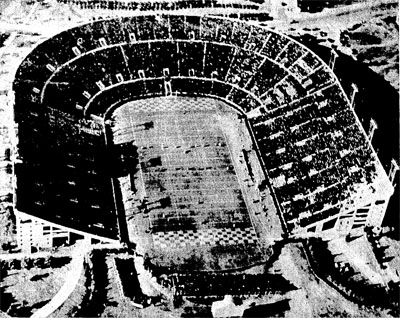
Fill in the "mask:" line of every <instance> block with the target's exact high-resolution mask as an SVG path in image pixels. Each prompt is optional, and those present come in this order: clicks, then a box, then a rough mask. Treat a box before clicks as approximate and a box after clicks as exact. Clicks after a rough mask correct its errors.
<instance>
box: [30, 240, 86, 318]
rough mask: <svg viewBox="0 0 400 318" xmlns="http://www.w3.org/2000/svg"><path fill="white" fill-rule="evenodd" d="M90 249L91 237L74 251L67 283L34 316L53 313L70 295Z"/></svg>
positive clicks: (39, 317) (36, 317)
mask: <svg viewBox="0 0 400 318" xmlns="http://www.w3.org/2000/svg"><path fill="white" fill-rule="evenodd" d="M89 249H90V238H85V239H84V240H83V241H81V242H80V244H78V245H77V246H76V248H75V249H74V251H73V252H72V261H71V270H70V271H69V273H68V274H67V276H66V277H65V283H64V285H63V286H62V287H61V288H60V290H59V291H58V293H57V294H56V295H55V296H54V297H53V298H52V299H51V300H50V302H48V303H47V304H46V305H45V306H43V307H42V308H40V309H39V310H38V311H36V312H35V313H34V314H33V315H32V316H31V317H32V318H42V317H43V318H44V317H47V316H49V315H50V314H51V313H53V312H54V311H55V310H56V309H57V308H58V307H60V306H61V305H62V304H63V303H64V302H65V301H66V300H67V299H68V297H69V296H70V294H71V293H72V292H73V290H74V289H75V286H76V284H77V283H78V281H79V278H80V276H81V273H82V270H83V263H84V256H85V254H86V253H87V252H88V251H89Z"/></svg>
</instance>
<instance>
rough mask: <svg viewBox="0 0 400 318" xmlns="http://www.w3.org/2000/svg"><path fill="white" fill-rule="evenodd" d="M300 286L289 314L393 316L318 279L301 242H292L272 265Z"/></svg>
mask: <svg viewBox="0 0 400 318" xmlns="http://www.w3.org/2000/svg"><path fill="white" fill-rule="evenodd" d="M270 271H272V272H278V273H281V275H282V276H283V277H284V278H286V279H287V280H288V281H290V282H291V283H292V284H294V285H295V286H296V287H298V288H299V289H298V290H295V291H291V292H290V295H289V297H290V299H291V300H290V311H289V312H288V313H287V317H293V318H295V317H299V313H302V317H333V316H335V317H390V315H388V313H387V312H382V311H378V310H373V309H370V308H366V307H360V306H359V305H356V304H355V303H353V302H351V301H349V300H347V299H346V298H344V297H343V296H342V295H341V294H339V293H338V292H337V291H336V290H334V289H333V288H331V287H330V286H328V285H327V284H326V283H325V282H323V281H321V280H319V279H317V278H316V277H315V276H314V274H313V272H312V270H311V268H310V267H309V265H308V263H307V258H306V255H305V254H304V252H303V249H302V246H301V244H296V243H290V244H288V245H286V246H285V247H284V248H283V249H282V253H281V255H280V257H279V259H278V260H277V261H276V262H275V263H274V264H273V266H272V268H270Z"/></svg>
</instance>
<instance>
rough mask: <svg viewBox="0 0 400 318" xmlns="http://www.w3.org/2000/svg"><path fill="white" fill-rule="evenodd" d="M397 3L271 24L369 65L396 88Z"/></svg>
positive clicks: (397, 76)
mask: <svg viewBox="0 0 400 318" xmlns="http://www.w3.org/2000/svg"><path fill="white" fill-rule="evenodd" d="M397 14H398V5H397V4H387V5H384V4H383V5H381V6H376V7H373V8H366V9H364V10H360V11H356V12H350V13H341V14H339V15H330V16H325V17H321V18H313V19H309V20H300V19H299V21H296V20H293V21H291V23H287V22H285V23H279V22H272V23H271V26H273V27H275V28H276V29H277V30H279V31H282V32H284V33H286V34H288V35H293V36H301V35H311V36H313V37H316V38H317V39H318V41H319V42H320V44H321V45H324V46H327V47H334V48H337V49H338V50H340V51H342V52H343V53H346V54H348V55H351V56H353V57H355V58H356V59H357V60H358V61H360V62H362V63H364V64H366V65H368V66H369V67H370V68H371V69H372V70H373V71H374V72H376V73H378V74H379V75H381V76H382V77H384V78H385V79H386V80H387V81H388V82H390V84H391V85H392V86H393V87H395V88H396V89H397V90H399V26H398V24H397V23H396V17H397Z"/></svg>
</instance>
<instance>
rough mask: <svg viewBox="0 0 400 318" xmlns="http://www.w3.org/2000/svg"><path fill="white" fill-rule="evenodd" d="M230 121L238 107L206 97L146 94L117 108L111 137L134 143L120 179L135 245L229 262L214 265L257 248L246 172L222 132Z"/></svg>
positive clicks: (171, 254) (167, 254)
mask: <svg viewBox="0 0 400 318" xmlns="http://www.w3.org/2000/svg"><path fill="white" fill-rule="evenodd" d="M232 121H237V113H235V111H234V110H233V109H232V108H230V107H226V105H225V104H224V103H222V102H220V101H217V100H214V99H210V98H196V99H194V98H183V97H179V98H176V97H169V98H157V99H147V100H140V101H134V102H130V103H128V104H126V105H124V106H122V107H120V108H118V109H117V110H116V111H115V113H114V114H113V122H114V123H113V128H112V130H113V141H112V142H113V143H114V144H115V145H118V144H126V143H132V144H134V145H135V146H136V147H138V155H139V165H138V166H137V169H136V170H135V171H133V172H132V174H131V175H126V176H123V177H120V178H119V183H120V187H121V190H122V195H123V201H124V208H125V213H126V217H127V224H128V231H129V237H130V239H131V240H132V241H133V242H135V243H137V244H138V246H139V248H140V247H142V248H143V249H144V250H145V251H147V252H148V251H149V250H151V251H153V252H155V253H156V254H158V255H164V256H163V261H164V262H167V263H168V261H167V260H166V259H169V260H171V259H172V258H174V261H173V263H175V262H178V263H184V262H185V260H187V258H188V257H180V256H179V255H183V254H185V255H188V253H189V254H193V253H197V254H199V253H200V254H201V255H200V256H198V258H201V259H202V260H203V261H204V258H206V260H205V261H204V262H205V263H208V264H210V263H212V262H213V261H212V260H211V258H212V257H211V258H209V257H208V256H207V255H208V254H210V252H213V253H214V254H216V253H217V250H218V253H220V254H221V253H222V254H224V251H225V252H226V257H228V258H230V259H231V260H230V261H229V262H227V263H224V265H222V263H221V262H220V263H221V264H219V265H218V266H217V267H219V268H221V267H223V268H224V267H226V266H227V267H232V266H234V264H236V265H238V264H237V263H236V262H235V261H234V260H232V259H235V258H237V257H239V258H240V259H241V260H242V261H241V262H240V264H241V265H245V263H246V261H245V260H244V259H243V258H245V259H246V260H250V259H251V260H252V261H255V260H256V259H259V258H260V255H261V254H263V252H262V251H261V247H260V243H259V238H258V235H257V231H256V228H255V227H254V226H253V223H254V220H253V219H252V218H251V215H250V214H249V210H248V206H247V205H248V201H249V199H248V198H247V199H246V197H245V196H246V194H245V193H244V191H243V187H244V185H243V183H244V180H242V179H244V178H243V171H244V170H243V169H242V168H241V167H240V166H238V161H237V160H232V156H239V155H240V154H239V153H235V154H233V153H232V151H233V149H232V147H230V144H231V143H232V142H234V141H232V140H229V139H230V138H231V136H229V135H227V134H226V126H227V124H228V122H229V123H232ZM236 152H237V151H236ZM238 169H241V170H243V171H242V173H240V174H238V173H237V170H238ZM239 175H241V177H239ZM199 251H200V252H199ZM243 253H245V254H247V255H239V254H243ZM211 254H212V253H211ZM249 254H254V255H249ZM217 256H218V255H215V257H217ZM215 257H214V258H215ZM200 263H201V262H200ZM214 263H215V262H214ZM228 263H229V264H231V265H229V264H228Z"/></svg>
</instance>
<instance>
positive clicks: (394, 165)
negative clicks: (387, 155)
mask: <svg viewBox="0 0 400 318" xmlns="http://www.w3.org/2000/svg"><path fill="white" fill-rule="evenodd" d="M397 171H399V165H398V164H397V162H396V160H394V159H392V161H391V162H390V171H389V180H390V182H391V183H393V181H394V177H395V176H396V173H397Z"/></svg>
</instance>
